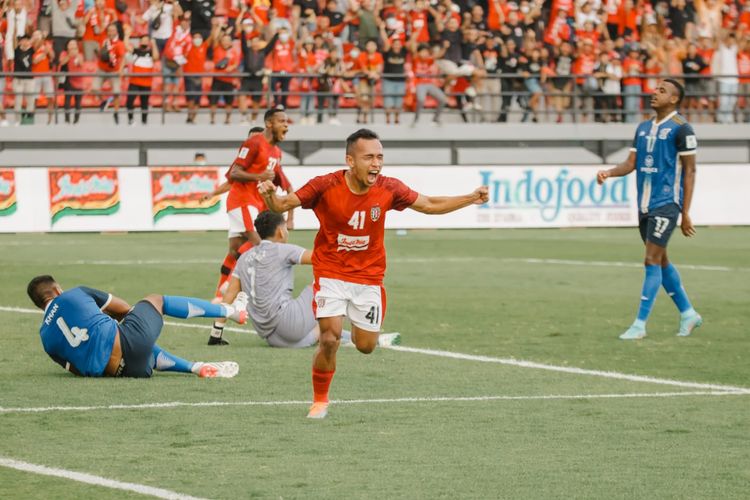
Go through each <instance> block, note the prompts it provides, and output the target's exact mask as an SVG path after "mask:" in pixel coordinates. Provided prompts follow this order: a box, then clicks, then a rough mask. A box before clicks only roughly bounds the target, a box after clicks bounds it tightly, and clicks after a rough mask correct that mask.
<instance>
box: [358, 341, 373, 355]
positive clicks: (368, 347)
mask: <svg viewBox="0 0 750 500" xmlns="http://www.w3.org/2000/svg"><path fill="white" fill-rule="evenodd" d="M355 345H356V346H357V350H358V351H359V352H361V353H362V354H370V353H371V352H372V351H374V350H375V347H376V346H377V345H378V344H377V342H363V343H359V344H355Z"/></svg>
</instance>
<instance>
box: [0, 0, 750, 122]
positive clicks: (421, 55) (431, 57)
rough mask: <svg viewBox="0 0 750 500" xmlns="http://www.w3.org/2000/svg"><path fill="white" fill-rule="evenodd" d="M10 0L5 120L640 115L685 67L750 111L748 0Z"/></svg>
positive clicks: (715, 108)
mask: <svg viewBox="0 0 750 500" xmlns="http://www.w3.org/2000/svg"><path fill="white" fill-rule="evenodd" d="M0 9H2V10H0V49H2V54H3V56H2V62H3V67H2V70H3V71H4V73H2V74H3V76H4V78H3V80H4V81H3V82H0V83H4V84H0V126H4V125H9V124H21V125H30V124H40V123H41V124H46V123H77V122H78V121H79V120H84V121H90V120H92V119H93V117H91V116H89V115H90V114H91V112H93V113H96V112H97V109H101V110H102V111H105V110H106V111H107V119H108V120H110V121H112V120H114V121H116V122H117V123H120V122H122V123H144V124H145V123H163V124H171V123H173V122H187V123H201V122H202V123H219V122H229V123H231V122H232V120H234V122H235V123H247V122H252V121H254V120H255V119H256V118H257V114H258V110H259V109H265V108H267V107H270V106H271V105H283V106H284V107H285V108H287V109H293V110H295V115H296V116H295V119H296V120H298V121H299V122H301V123H302V124H314V123H330V124H334V125H335V124H338V123H341V122H342V121H343V122H345V121H349V120H353V121H356V122H357V123H373V122H377V121H382V122H385V123H394V124H395V123H402V122H404V121H408V122H412V121H416V119H417V118H419V119H421V120H422V121H423V122H427V121H432V120H435V121H441V120H443V121H448V122H453V121H456V122H504V121H512V122H517V121H521V122H525V121H531V122H540V121H541V122H553V123H554V122H587V121H588V122H598V123H610V122H632V123H635V122H637V121H639V119H640V117H641V116H642V114H644V113H648V102H647V101H648V99H647V97H648V95H650V94H651V93H652V92H653V90H654V89H655V88H656V83H657V82H658V80H659V79H660V78H662V77H676V78H679V79H680V80H681V81H683V82H684V83H685V86H686V92H687V95H686V102H685V105H684V109H685V111H686V112H687V114H688V115H689V118H691V119H694V121H695V120H697V121H708V122H713V121H716V122H720V123H735V122H746V121H748V120H750V100H748V93H749V90H750V38H748V37H749V35H748V33H749V31H748V27H749V26H750V6H749V5H748V4H747V2H745V1H740V0H726V1H719V0H706V1H704V0H696V1H686V0H675V1H673V2H666V1H658V2H657V1H649V0H640V1H637V2H633V1H632V0H607V1H601V0H586V1H581V0H553V1H549V0H547V1H542V0H537V1H534V2H530V1H528V0H521V1H517V2H516V1H508V0H489V1H484V0H479V1H477V2H475V1H464V0H461V1H455V2H453V1H451V0H439V1H438V0H431V1H426V0H408V1H404V0H386V1H383V0H362V1H358V0H348V1H347V0H330V1H327V2H326V1H324V0H312V1H307V0H294V1H292V0H273V1H270V0H227V1H224V2H215V1H214V0H201V1H198V0H195V1H188V0H183V1H181V2H176V1H162V0H152V1H151V2H145V1H139V0H129V1H127V2H126V1H116V0H98V1H92V0H80V2H79V1H72V2H71V1H70V0H41V1H36V2H32V1H30V0H12V1H11V0H6V1H4V2H3V3H2V5H1V6H0ZM136 106H137V107H138V108H139V111H138V112H136V111H135V110H136ZM3 108H5V110H4V111H3ZM38 108H46V109H47V111H46V112H43V111H41V109H38ZM122 108H124V109H122ZM154 108H155V109H156V110H157V112H156V113H155V112H154ZM219 108H221V112H219ZM444 108H445V109H444ZM149 110H152V111H151V114H150V116H149V114H148V111H149ZM422 110H424V113H418V112H417V111H422ZM444 110H445V111H446V112H445V113H442V112H443V111H444ZM404 113H409V115H408V116H404ZM412 113H415V114H412ZM155 114H156V116H154V115H155ZM423 114H424V115H429V118H428V117H423V116H422V115H423ZM120 115H122V116H120ZM167 115H169V116H167ZM171 115H175V116H174V117H172V116H171ZM206 115H208V116H206Z"/></svg>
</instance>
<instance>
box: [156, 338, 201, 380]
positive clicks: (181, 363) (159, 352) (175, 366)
mask: <svg viewBox="0 0 750 500" xmlns="http://www.w3.org/2000/svg"><path fill="white" fill-rule="evenodd" d="M151 358H152V361H153V368H156V369H157V370H159V371H160V372H180V373H193V365H194V364H195V363H192V362H190V361H187V360H185V359H182V358H178V357H177V356H175V355H174V354H170V353H168V352H167V351H165V350H164V349H162V348H161V347H159V346H158V345H156V344H154V348H153V350H152V351H151Z"/></svg>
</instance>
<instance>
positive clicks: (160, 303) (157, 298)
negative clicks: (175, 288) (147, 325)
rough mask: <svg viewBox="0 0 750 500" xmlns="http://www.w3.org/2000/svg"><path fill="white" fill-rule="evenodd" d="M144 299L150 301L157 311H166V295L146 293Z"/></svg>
mask: <svg viewBox="0 0 750 500" xmlns="http://www.w3.org/2000/svg"><path fill="white" fill-rule="evenodd" d="M143 300H145V301H146V302H150V303H151V305H153V306H154V307H155V308H156V310H157V311H159V312H163V311H164V296H162V295H157V294H154V293H152V294H151V295H146V297H144V298H143Z"/></svg>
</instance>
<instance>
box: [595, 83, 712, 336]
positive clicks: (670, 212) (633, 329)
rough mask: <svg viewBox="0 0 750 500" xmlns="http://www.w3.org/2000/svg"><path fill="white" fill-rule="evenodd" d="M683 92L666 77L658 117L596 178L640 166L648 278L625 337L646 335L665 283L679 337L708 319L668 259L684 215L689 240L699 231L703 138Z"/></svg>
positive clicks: (656, 97)
mask: <svg viewBox="0 0 750 500" xmlns="http://www.w3.org/2000/svg"><path fill="white" fill-rule="evenodd" d="M684 96H685V90H684V89H683V88H682V85H681V84H680V83H679V82H677V81H676V80H672V79H669V78H668V79H665V80H662V81H661V82H660V83H659V86H658V87H657V88H656V91H655V92H654V94H653V95H652V96H651V107H652V108H653V109H654V111H655V112H656V116H655V117H654V118H653V119H652V120H648V121H645V122H643V123H641V124H640V125H638V128H637V129H636V131H635V137H634V138H633V145H632V147H631V148H630V155H629V156H628V158H627V160H625V162H624V163H621V164H619V165H617V166H616V167H614V168H611V169H609V170H600V171H599V172H598V173H597V181H598V182H599V184H602V183H603V182H604V181H605V180H606V179H607V178H609V177H621V176H624V175H628V174H629V173H630V172H632V171H633V170H635V171H636V181H637V184H638V226H639V229H640V232H641V239H642V240H643V242H644V243H645V245H646V259H645V266H646V276H645V279H644V282H643V289H642V291H641V302H640V307H639V308H638V315H637V316H636V319H635V321H634V322H633V324H632V325H631V326H630V328H628V329H627V330H626V331H625V333H623V334H622V335H620V338H621V339H622V340H637V339H642V338H643V337H645V336H646V320H647V319H648V316H649V314H650V313H651V308H652V307H653V305H654V300H656V294H657V293H658V292H659V288H660V287H662V286H663V287H664V290H666V292H667V294H668V295H669V296H670V297H672V300H673V301H674V303H675V305H676V306H677V309H679V311H680V329H679V332H678V333H677V335H678V336H681V337H686V336H688V335H690V334H691V333H692V331H693V330H694V329H695V328H697V327H699V326H701V324H702V323H703V318H701V316H700V314H698V313H697V312H696V311H695V309H693V306H692V305H691V304H690V300H689V299H688V296H687V293H686V292H685V289H684V288H683V286H682V282H681V280H680V274H679V273H678V272H677V268H675V267H674V266H673V265H672V263H671V262H669V259H668V258H667V243H668V242H669V237H670V236H671V235H672V231H673V230H674V228H675V227H676V226H677V220H678V218H679V217H680V215H682V221H681V223H680V229H681V230H682V234H684V235H685V236H687V237H688V238H690V237H691V236H693V235H695V228H694V227H693V221H692V220H691V219H690V205H691V203H692V201H693V190H694V188H695V170H696V166H695V164H696V162H695V154H696V151H697V148H698V140H697V139H696V137H695V132H693V127H692V126H691V125H690V124H689V123H688V122H687V120H686V119H685V118H684V117H683V116H682V115H680V114H678V113H677V108H678V107H679V105H680V102H682V99H683V97H684Z"/></svg>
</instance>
